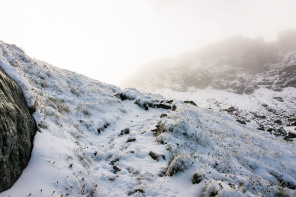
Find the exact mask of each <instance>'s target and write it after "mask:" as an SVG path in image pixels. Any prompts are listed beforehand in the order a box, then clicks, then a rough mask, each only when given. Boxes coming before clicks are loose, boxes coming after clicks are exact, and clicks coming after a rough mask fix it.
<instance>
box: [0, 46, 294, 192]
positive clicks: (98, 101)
mask: <svg viewBox="0 0 296 197" xmlns="http://www.w3.org/2000/svg"><path fill="white" fill-rule="evenodd" d="M0 67H1V68H2V69H4V70H5V71H6V72H7V74H8V75H9V76H11V77H12V78H13V79H14V80H15V81H16V82H17V83H18V84H19V85H20V87H21V88H22V89H23V91H24V94H25V97H26V99H27V101H28V104H29V105H30V106H33V107H35V108H36V112H35V113H34V118H35V120H36V122H37V124H38V127H39V132H37V134H36V136H35V139H34V148H33V152H32V158H31V160H30V162H29V165H28V166H27V168H26V169H25V170H24V171H23V174H22V175H21V177H20V178H19V180H18V181H17V182H16V183H15V184H14V185H13V187H12V188H11V189H9V190H7V191H5V192H2V193H1V194H0V196H1V197H7V196H10V197H15V196H63V197H64V196H215V195H218V196H295V195H296V191H295V187H296V154H295V141H285V140H283V139H282V138H279V137H276V136H274V135H272V134H270V133H268V132H258V130H257V129H256V128H255V127H253V126H252V125H250V126H249V125H243V124H240V123H238V122H237V121H236V120H235V119H233V118H232V117H231V116H230V115H228V114H227V113H225V112H219V111H217V110H214V109H207V108H201V107H200V108H199V107H196V106H194V105H192V104H190V103H189V104H184V103H183V102H182V101H178V100H175V101H173V103H171V102H170V101H168V100H166V101H164V102H163V103H165V106H170V108H168V109H163V108H159V106H161V105H160V104H161V103H160V102H161V100H165V99H164V98H162V97H161V96H159V95H152V94H142V93H139V92H137V91H136V90H133V89H127V90H121V89H119V88H117V87H115V86H111V85H107V84H104V83H101V82H98V81H95V80H92V79H88V78H86V77H85V76H82V75H78V74H76V73H73V72H70V71H66V70H61V69H58V68H55V67H53V66H51V65H48V64H46V63H44V62H40V61H37V60H33V59H31V58H29V57H28V56H26V55H25V54H24V52H23V51H22V50H20V49H19V48H17V47H16V46H14V45H7V44H4V43H2V42H0ZM118 95H122V96H118ZM163 103H162V104H163ZM145 108H146V109H148V110H145ZM164 108H165V107H164ZM126 128H129V129H128V130H127V129H126ZM125 129H126V130H125Z"/></svg>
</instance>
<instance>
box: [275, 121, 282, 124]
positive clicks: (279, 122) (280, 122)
mask: <svg viewBox="0 0 296 197" xmlns="http://www.w3.org/2000/svg"><path fill="white" fill-rule="evenodd" d="M274 123H277V124H282V121H281V120H275V121H274Z"/></svg>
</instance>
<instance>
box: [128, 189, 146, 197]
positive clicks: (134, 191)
mask: <svg viewBox="0 0 296 197" xmlns="http://www.w3.org/2000/svg"><path fill="white" fill-rule="evenodd" d="M136 193H142V194H145V191H144V190H143V189H134V190H133V191H131V192H129V193H128V195H129V196H131V195H134V194H136Z"/></svg>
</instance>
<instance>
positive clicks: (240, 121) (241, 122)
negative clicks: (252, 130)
mask: <svg viewBox="0 0 296 197" xmlns="http://www.w3.org/2000/svg"><path fill="white" fill-rule="evenodd" d="M236 121H237V122H239V123H240V124H246V122H245V121H244V120H236Z"/></svg>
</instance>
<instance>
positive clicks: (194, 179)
mask: <svg viewBox="0 0 296 197" xmlns="http://www.w3.org/2000/svg"><path fill="white" fill-rule="evenodd" d="M201 181H202V177H201V176H200V175H199V174H196V173H195V174H194V175H193V176H192V179H191V182H192V184H199V183H200V182H201Z"/></svg>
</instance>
